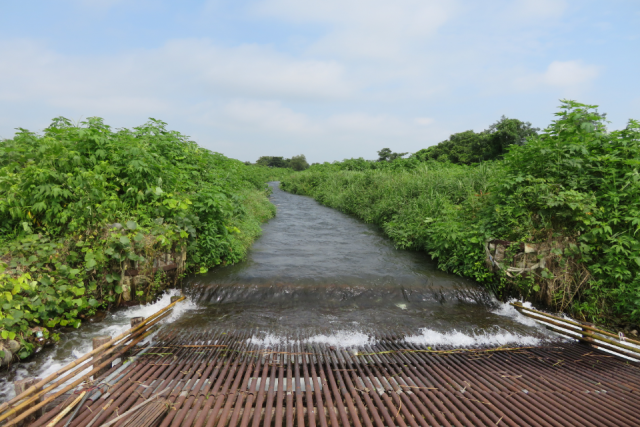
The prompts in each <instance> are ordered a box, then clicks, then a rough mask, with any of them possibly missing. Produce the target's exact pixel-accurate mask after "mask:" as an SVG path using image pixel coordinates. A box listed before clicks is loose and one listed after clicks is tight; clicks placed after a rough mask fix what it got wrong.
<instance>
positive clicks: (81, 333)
mask: <svg viewBox="0 0 640 427" xmlns="http://www.w3.org/2000/svg"><path fill="white" fill-rule="evenodd" d="M270 185H271V186H272V188H273V194H272V195H271V201H272V202H273V203H274V204H275V205H276V206H277V209H278V213H277V215H276V217H275V218H273V219H272V220H270V221H269V222H268V223H266V224H264V226H263V235H262V236H261V237H260V238H259V239H258V240H257V241H256V242H255V244H254V245H253V247H252V248H251V250H250V252H249V255H248V259H247V260H246V261H245V262H242V263H239V264H237V265H233V266H227V267H221V268H215V269H213V270H212V271H211V272H209V273H207V274H204V275H196V276H193V277H191V278H189V279H187V280H186V281H185V284H184V286H183V287H184V289H183V290H184V293H185V294H186V295H187V296H188V297H189V301H188V302H183V303H180V304H179V305H178V308H177V309H176V310H174V313H173V314H172V316H171V318H170V319H169V320H168V321H165V322H164V326H163V327H165V328H179V329H180V330H184V331H185V332H189V331H196V330H203V329H208V328H212V327H216V328H223V329H228V330H245V331H247V330H249V331H251V334H250V336H252V340H253V341H254V342H259V343H263V344H265V345H269V344H271V343H275V342H281V341H283V340H286V339H304V340H310V341H313V342H325V343H329V344H332V345H339V346H357V345H359V344H364V343H367V342H368V341H369V340H372V339H374V338H373V337H374V336H375V334H376V333H380V332H387V333H389V332H390V333H394V334H397V335H399V336H403V337H405V339H406V340H407V341H410V342H413V343H416V344H426V345H430V346H434V347H437V346H465V347H468V346H478V345H518V344H525V345H533V344H538V343H540V342H542V341H544V340H548V339H550V338H549V335H548V334H547V333H546V332H545V331H544V329H541V328H540V327H539V326H536V324H535V322H534V321H533V320H531V319H528V318H526V317H524V316H522V315H520V314H518V313H517V312H516V311H515V310H514V309H512V308H511V307H510V306H508V305H506V304H502V303H499V302H498V301H496V300H495V298H493V297H492V296H491V295H490V294H489V293H487V292H486V291H485V290H484V289H483V288H482V287H481V286H479V285H478V284H477V283H475V282H473V281H471V280H468V279H465V278H462V277H458V276H455V275H452V274H447V273H444V272H441V271H438V270H437V269H436V266H435V264H434V263H433V262H432V261H431V260H430V259H429V258H428V257H427V256H426V255H425V254H424V253H418V252H410V251H404V250H398V249H396V248H395V247H394V246H393V244H392V243H391V241H390V240H389V239H387V238H386V237H384V235H383V234H382V233H381V231H380V230H379V229H378V228H377V227H376V226H373V225H369V224H364V223H362V222H361V221H359V220H357V219H355V218H352V217H350V216H348V215H344V214H342V213H340V212H338V211H336V210H333V209H330V208H327V207H324V206H321V205H320V204H318V203H317V202H316V201H314V200H313V199H311V198H309V197H303V196H298V195H292V194H289V193H286V192H284V191H281V190H280V189H279V188H278V184H277V183H271V184H270ZM178 292H179V291H175V290H174V291H172V292H170V293H167V294H165V295H164V296H163V297H162V298H161V299H160V300H159V301H157V302H156V303H154V304H151V305H147V306H140V307H132V308H129V309H123V310H118V311H116V312H114V313H111V314H109V315H108V316H107V318H106V319H105V320H104V321H102V322H100V323H96V324H89V323H86V324H83V325H82V327H81V328H80V329H78V330H74V331H72V332H67V333H65V334H62V339H61V342H60V343H59V345H57V346H56V347H54V348H46V349H43V350H42V351H41V352H40V353H39V354H38V355H36V356H35V357H34V358H32V359H31V360H30V361H29V362H27V363H22V364H18V365H14V366H13V367H12V368H11V369H10V370H8V371H6V370H5V371H3V372H1V373H0V401H4V400H6V399H8V398H10V397H12V396H13V390H12V389H13V387H12V384H11V381H14V380H16V379H21V378H25V377H45V376H47V375H49V374H51V373H53V372H55V371H57V370H58V369H60V368H61V367H62V366H64V365H66V364H67V363H69V362H71V361H73V360H75V359H76V358H78V357H80V356H82V355H83V354H85V353H86V352H88V351H90V350H91V340H92V338H93V337H95V336H100V335H110V336H116V335H118V334H120V333H121V332H123V331H125V330H126V329H128V328H129V319H130V318H131V317H136V316H144V317H146V316H149V315H151V314H152V313H155V312H156V311H158V310H160V309H161V308H164V307H166V306H167V305H168V304H169V298H170V295H172V294H176V293H178Z"/></svg>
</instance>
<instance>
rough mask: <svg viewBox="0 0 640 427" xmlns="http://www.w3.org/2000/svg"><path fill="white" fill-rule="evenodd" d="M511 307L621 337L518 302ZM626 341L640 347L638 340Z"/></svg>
mask: <svg viewBox="0 0 640 427" xmlns="http://www.w3.org/2000/svg"><path fill="white" fill-rule="evenodd" d="M510 305H512V306H513V307H515V308H516V309H517V310H518V311H522V310H525V311H529V312H531V313H535V314H536V315H538V316H544V317H549V318H551V319H556V320H560V321H562V322H564V323H568V324H570V325H574V326H577V327H579V328H580V329H588V330H590V331H593V332H597V333H599V334H602V335H606V336H608V337H612V338H619V336H618V335H616V334H614V333H611V332H607V331H603V330H602V329H598V328H596V327H594V326H589V325H585V324H583V323H580V322H576V321H574V320H569V319H563V318H562V317H558V316H554V315H553V314H548V313H544V312H542V311H538V310H533V309H531V308H527V307H525V306H523V305H522V303H521V302H516V303H515V304H514V303H510ZM522 314H524V315H525V316H527V314H525V313H522ZM625 341H627V342H630V343H631V344H635V345H640V341H637V340H634V339H631V338H627V337H625Z"/></svg>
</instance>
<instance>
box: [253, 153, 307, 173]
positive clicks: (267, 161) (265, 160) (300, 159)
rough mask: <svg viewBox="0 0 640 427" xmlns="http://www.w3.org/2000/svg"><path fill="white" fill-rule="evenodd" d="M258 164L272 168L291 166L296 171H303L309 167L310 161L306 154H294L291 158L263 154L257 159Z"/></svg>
mask: <svg viewBox="0 0 640 427" xmlns="http://www.w3.org/2000/svg"><path fill="white" fill-rule="evenodd" d="M256 165H261V166H269V167H272V168H291V169H293V170H296V171H302V170H305V169H308V168H309V163H307V159H306V157H305V156H304V154H300V155H298V156H293V157H292V158H290V159H285V158H284V157H275V156H262V157H260V158H259V159H258V160H257V161H256Z"/></svg>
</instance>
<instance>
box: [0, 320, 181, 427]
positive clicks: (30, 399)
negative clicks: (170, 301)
mask: <svg viewBox="0 0 640 427" xmlns="http://www.w3.org/2000/svg"><path fill="white" fill-rule="evenodd" d="M168 314H169V313H168V312H166V311H165V312H164V313H162V314H161V315H160V316H159V317H156V318H155V319H154V321H153V322H151V323H149V324H147V327H151V326H152V325H154V324H156V323H157V322H159V321H160V320H162V319H163V318H164V317H165V316H167V315H168ZM144 332H145V331H144V330H140V331H136V332H135V333H134V334H132V335H131V336H130V338H133V337H135V336H137V335H138V334H141V333H144ZM145 336H146V335H145ZM140 340H141V339H136V341H135V343H138V342H140ZM135 343H134V344H135ZM131 347H132V344H129V345H128V346H127V347H126V348H125V349H124V350H122V351H120V352H119V353H117V354H116V355H114V356H112V357H111V358H109V359H108V360H107V359H105V358H103V359H102V362H104V363H101V364H99V365H94V366H93V368H94V369H92V370H91V372H90V374H85V375H83V376H82V378H86V377H87V375H91V374H96V376H98V374H97V373H98V372H99V368H102V367H105V366H107V363H111V362H112V361H113V360H115V359H116V358H117V357H118V356H120V355H121V354H123V353H125V352H126V351H127V349H129V348H131ZM117 348H118V347H112V348H110V349H109V350H107V351H106V352H105V353H104V357H106V356H107V355H109V354H111V353H113V352H114V351H116V349H117ZM76 375H77V373H75V372H70V373H69V374H67V375H66V376H64V377H63V378H61V379H59V380H58V381H56V382H54V383H53V384H51V385H49V386H48V387H47V388H45V389H42V390H40V391H39V392H37V393H36V395H34V396H31V397H27V400H26V401H24V402H22V403H20V404H18V405H17V406H16V407H15V408H13V409H9V410H7V411H6V412H5V413H3V414H2V415H0V421H2V420H4V419H5V418H7V417H9V416H10V415H11V414H15V413H17V412H18V411H20V410H24V409H26V407H27V406H28V405H29V404H31V403H32V402H34V401H35V400H37V399H38V398H39V397H40V396H43V395H45V394H46V393H48V392H49V391H51V390H53V389H55V388H56V387H58V386H60V385H62V384H64V383H65V382H66V381H67V380H69V379H71V378H73V377H74V376H76Z"/></svg>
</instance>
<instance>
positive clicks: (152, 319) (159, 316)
mask: <svg viewBox="0 0 640 427" xmlns="http://www.w3.org/2000/svg"><path fill="white" fill-rule="evenodd" d="M183 298H184V297H183ZM173 304H175V303H173ZM173 304H170V305H169V306H167V307H166V308H164V309H162V310H160V311H158V312H157V313H156V314H154V315H153V316H150V317H149V318H148V319H147V320H146V321H145V322H144V324H145V325H146V327H147V328H148V327H151V326H152V325H154V324H156V323H158V322H159V321H160V320H162V318H164V317H165V316H166V315H168V314H169V313H168V312H167V309H169V308H170V307H171V306H172V305H173ZM141 327H142V325H141V326H140V327H136V335H137V334H138V333H141V332H144V331H139V330H138V329H140V328H141ZM147 335H148V333H145V334H143V336H141V337H139V338H137V339H135V340H134V342H132V343H131V344H129V345H127V346H126V347H125V348H124V349H122V350H121V351H120V352H118V353H117V354H116V355H114V356H112V357H111V358H109V359H108V360H105V361H104V362H103V363H102V364H100V365H98V366H96V367H95V368H94V369H92V370H91V371H90V372H89V373H88V374H85V375H83V376H82V377H80V378H79V379H78V380H76V381H74V382H73V383H72V384H71V385H69V386H67V387H65V388H64V389H62V390H61V391H59V392H57V393H56V394H55V395H53V397H51V396H50V397H49V398H48V399H47V400H46V401H45V402H42V403H40V404H38V405H37V406H35V407H34V408H38V409H39V408H40V407H43V406H44V405H45V404H46V403H48V402H49V401H51V400H52V399H54V398H55V397H58V396H59V395H61V394H63V393H64V392H66V391H68V390H70V389H72V388H73V387H75V386H77V385H78V384H80V383H81V382H82V381H83V380H84V379H86V378H88V377H89V376H91V375H93V374H95V373H96V372H97V370H98V369H99V368H102V367H104V366H106V365H107V363H111V362H112V361H113V360H115V359H116V358H117V357H118V356H120V355H121V354H123V353H126V352H127V351H128V350H129V349H130V348H131V347H133V346H134V345H135V344H137V343H138V342H140V341H141V340H142V339H144V338H145V337H146V336H147ZM133 336H134V335H132V337H133ZM105 345H106V344H105ZM101 347H102V346H101ZM96 350H98V349H96ZM112 351H115V347H114V348H112V349H110V350H109V351H108V352H109V353H111V352H112ZM76 362H77V361H76ZM76 362H73V363H76ZM73 363H71V364H73ZM74 375H77V374H73V375H72V374H68V375H67V376H65V378H63V379H62V380H59V381H57V382H56V383H55V384H53V385H51V386H49V387H47V388H46V389H44V390H41V391H40V392H38V393H37V394H36V395H35V396H32V397H31V398H29V399H28V400H27V401H25V402H22V403H21V404H18V405H17V406H16V407H15V408H13V409H9V410H7V411H6V412H4V413H3V414H2V415H0V421H2V420H4V419H6V418H7V417H9V416H10V415H12V414H15V413H17V412H19V411H21V410H24V409H25V407H26V406H28V405H29V404H30V403H31V402H32V401H34V400H36V399H37V398H38V397H39V396H41V395H44V394H45V393H47V392H49V391H50V390H53V389H54V388H56V387H57V386H58V383H60V382H61V381H62V382H64V381H66V380H67V379H68V378H67V377H69V376H71V377H73V376H74ZM53 376H54V377H56V375H55V374H54V375H53ZM32 412H33V408H31V409H29V410H27V412H25V413H23V414H22V415H20V416H19V417H18V418H16V419H15V420H18V421H20V420H22V419H24V417H25V416H26V415H28V414H30V413H32ZM15 420H12V421H11V422H10V423H9V424H7V426H9V425H13V423H14V421H15Z"/></svg>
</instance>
